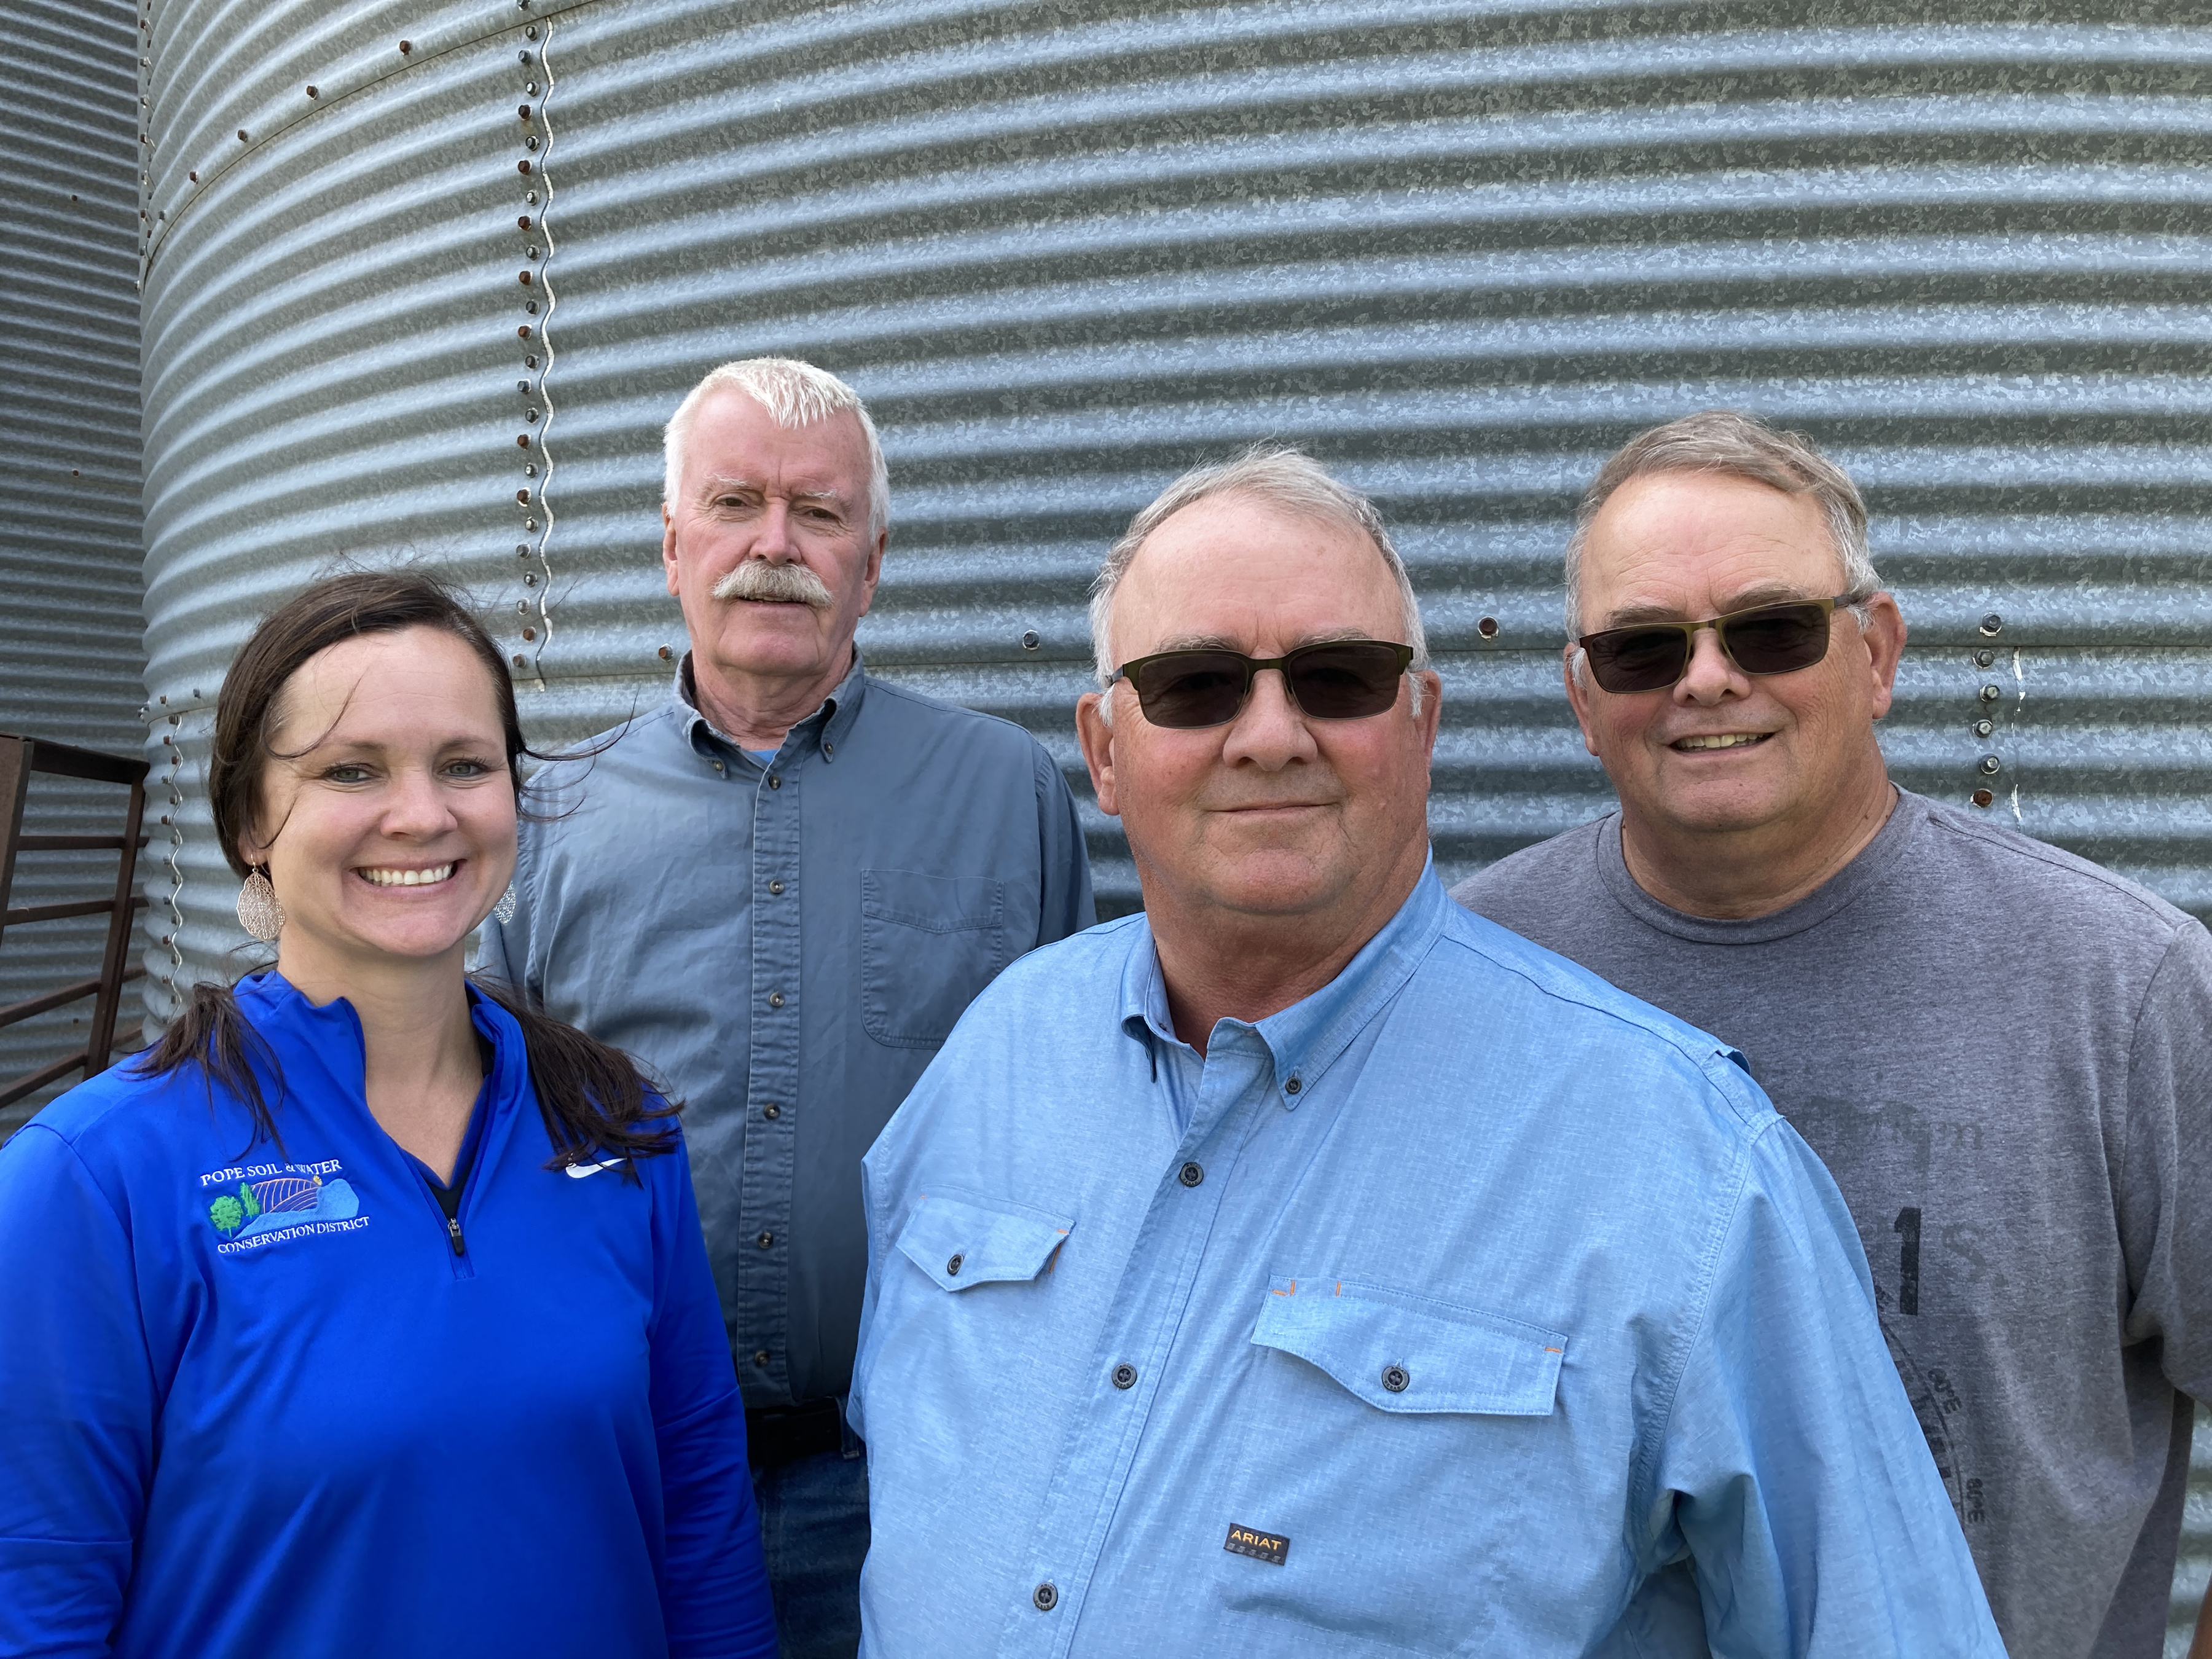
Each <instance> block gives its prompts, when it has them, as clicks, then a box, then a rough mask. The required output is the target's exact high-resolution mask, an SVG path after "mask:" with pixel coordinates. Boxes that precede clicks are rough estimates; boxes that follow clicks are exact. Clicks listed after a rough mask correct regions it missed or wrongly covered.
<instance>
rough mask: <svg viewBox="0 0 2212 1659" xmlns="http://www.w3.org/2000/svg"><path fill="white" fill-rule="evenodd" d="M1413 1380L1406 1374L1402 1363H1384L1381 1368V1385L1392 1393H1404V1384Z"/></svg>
mask: <svg viewBox="0 0 2212 1659" xmlns="http://www.w3.org/2000/svg"><path fill="white" fill-rule="evenodd" d="M1412 1381H1413V1378H1412V1377H1410V1376H1407V1374H1406V1368H1405V1367H1404V1366H1403V1365H1385V1366H1384V1367H1383V1387H1384V1388H1386V1389H1389V1390H1390V1392H1391V1393H1392V1394H1403V1393H1405V1392H1406V1384H1407V1383H1410V1382H1412Z"/></svg>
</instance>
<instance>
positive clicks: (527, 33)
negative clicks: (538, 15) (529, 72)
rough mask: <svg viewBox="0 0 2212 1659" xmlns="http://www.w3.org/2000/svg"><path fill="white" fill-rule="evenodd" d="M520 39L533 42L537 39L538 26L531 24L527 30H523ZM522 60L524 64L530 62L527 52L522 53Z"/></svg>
mask: <svg viewBox="0 0 2212 1659" xmlns="http://www.w3.org/2000/svg"><path fill="white" fill-rule="evenodd" d="M522 38H523V39H524V40H536V39H537V38H538V25H537V24H535V23H532V25H531V26H530V27H528V28H526V29H525V30H523V32H522ZM522 58H523V61H524V62H525V63H528V62H529V61H530V54H529V53H528V52H525V53H523V54H522Z"/></svg>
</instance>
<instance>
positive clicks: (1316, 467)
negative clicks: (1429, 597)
mask: <svg viewBox="0 0 2212 1659" xmlns="http://www.w3.org/2000/svg"><path fill="white" fill-rule="evenodd" d="M1214 495H1245V496H1249V497H1250V498H1251V499H1253V500H1255V501H1261V502H1264V503H1266V504H1267V506H1269V507H1275V508H1278V509H1279V510H1280V511H1282V512H1284V513H1291V514H1292V515H1293V516H1295V517H1297V518H1301V519H1310V520H1318V521H1319V522H1321V523H1322V524H1328V525H1335V526H1339V527H1340V528H1342V529H1346V530H1350V531H1355V532H1358V534H1359V535H1362V536H1364V537H1365V538H1367V540H1368V541H1369V542H1370V544H1372V545H1373V546H1374V549H1375V550H1376V552H1377V553H1379V554H1381V555H1382V556H1383V564H1384V565H1385V566H1386V567H1388V568H1389V572H1390V577H1391V580H1393V581H1395V583H1396V584H1397V585H1398V602H1399V605H1400V607H1401V611H1402V612H1403V622H1402V623H1401V626H1402V627H1403V629H1404V630H1405V635H1406V637H1405V638H1404V639H1403V640H1402V641H1400V643H1401V644H1403V645H1408V646H1411V647H1413V664H1412V668H1413V671H1414V672H1415V673H1419V672H1420V671H1422V670H1424V669H1425V668H1427V667H1428V665H1429V641H1428V634H1427V631H1426V630H1425V629H1423V628H1422V626H1421V604H1420V600H1419V599H1417V598H1416V597H1415V596H1414V593H1413V578H1412V577H1410V576H1408V575H1407V574H1406V562H1405V561H1404V560H1403V559H1401V558H1400V557H1399V556H1398V550H1397V548H1396V547H1395V546H1394V545H1392V544H1391V541H1390V532H1389V530H1387V529H1386V528H1384V527H1383V515H1382V514H1381V513H1378V512H1376V510H1375V504H1374V503H1373V502H1372V501H1369V500H1368V499H1367V497H1366V496H1364V495H1361V494H1360V493H1359V492H1358V490H1356V489H1351V488H1350V487H1348V486H1346V485H1345V484H1342V483H1338V482H1337V481H1336V480H1335V479H1334V478H1332V477H1329V475H1328V472H1327V471H1324V470H1323V468H1322V465H1321V463H1320V462H1318V461H1316V460H1315V459H1313V458H1312V457H1311V456H1310V455H1308V454H1305V453H1304V452H1302V451H1299V450H1296V449H1290V448H1285V447H1274V446H1261V447H1255V448H1252V449H1248V450H1246V451H1245V452H1244V453H1243V454H1241V455H1239V456H1237V457H1236V458H1235V459H1232V460H1227V461H1222V462H1219V463H1218V464H1216V465H1212V466H1201V467H1197V468H1194V469H1193V470H1192V471H1188V472H1186V473H1184V474H1183V475H1182V477H1180V478H1177V479H1176V481H1175V482H1174V483H1171V484H1170V485H1169V486H1168V487H1167V488H1166V489H1164V490H1163V491H1161V492H1160V495H1159V497H1158V499H1157V500H1156V501H1153V502H1152V505H1151V506H1150V507H1146V509H1145V510H1144V511H1143V512H1141V513H1138V514H1137V516H1136V517H1135V518H1133V519H1132V520H1129V527H1128V528H1127V530H1125V531H1123V532H1121V537H1120V538H1119V539H1118V540H1116V541H1115V544H1114V545H1113V546H1112V547H1111V548H1109V550H1107V554H1106V561H1105V562H1104V563H1103V564H1102V565H1100V566H1099V567H1098V574H1097V578H1096V579H1095V580H1093V581H1092V582H1091V655H1092V659H1093V661H1094V662H1095V664H1096V665H1097V675H1098V684H1099V685H1100V686H1101V688H1104V689H1110V688H1111V686H1112V684H1113V682H1114V671H1115V668H1117V667H1118V666H1120V665H1119V664H1117V663H1116V662H1115V660H1114V645H1113V640H1112V637H1111V635H1110V631H1109V629H1110V627H1111V623H1112V620H1113V614H1114V594H1115V590H1116V589H1117V588H1119V587H1120V586H1121V578H1122V577H1123V576H1125V575H1126V574H1128V569H1129V565H1130V562H1131V561H1133V559H1135V558H1136V556H1137V553H1138V550H1139V549H1140V548H1142V547H1143V546H1144V544H1145V543H1146V541H1147V540H1148V539H1150V538H1151V537H1152V532H1154V531H1156V530H1158V528H1159V527H1160V526H1162V525H1163V524H1165V523H1166V522H1167V521H1168V520H1170V519H1171V518H1173V517H1174V516H1175V515H1176V513H1180V512H1182V510H1183V508H1185V507H1192V506H1195V505H1196V504H1197V503H1198V502H1200V501H1205V500H1206V499H1208V498H1209V497H1211V496H1214ZM1111 707H1112V705H1111V701H1110V699H1109V702H1107V703H1104V704H1102V705H1101V706H1100V710H1099V712H1100V713H1101V714H1104V715H1105V716H1106V717H1107V718H1108V719H1109V720H1110V719H1111V718H1112V714H1111ZM1420 712H1421V683H1420V681H1419V680H1418V679H1416V680H1414V681H1413V713H1415V714H1419V713H1420Z"/></svg>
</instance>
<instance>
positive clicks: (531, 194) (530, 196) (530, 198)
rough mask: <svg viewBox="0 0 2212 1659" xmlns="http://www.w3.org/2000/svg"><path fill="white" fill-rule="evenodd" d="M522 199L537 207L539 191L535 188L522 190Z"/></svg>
mask: <svg viewBox="0 0 2212 1659" xmlns="http://www.w3.org/2000/svg"><path fill="white" fill-rule="evenodd" d="M522 199H523V200H524V201H526V202H527V203H529V204H530V205H531V206H532V207H536V206H537V205H538V192H537V191H534V190H526V191H523V192H522Z"/></svg>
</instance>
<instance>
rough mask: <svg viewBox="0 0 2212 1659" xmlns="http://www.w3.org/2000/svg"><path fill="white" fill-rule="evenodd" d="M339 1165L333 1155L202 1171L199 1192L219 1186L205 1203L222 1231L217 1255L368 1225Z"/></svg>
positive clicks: (212, 1223) (211, 1220)
mask: <svg viewBox="0 0 2212 1659" xmlns="http://www.w3.org/2000/svg"><path fill="white" fill-rule="evenodd" d="M344 1167H345V1166H344V1165H343V1164H341V1163H340V1162H339V1161H338V1160H337V1158H326V1159H325V1160H324V1161H323V1162H322V1163H319V1164H247V1165H246V1166H244V1167H243V1168H232V1169H228V1170H210V1171H209V1172H208V1173H207V1174H205V1175H204V1176H201V1177H200V1190H201V1191H202V1192H203V1193H205V1192H207V1191H209V1190H210V1188H215V1189H220V1190H217V1191H216V1195H215V1196H214V1197H213V1198H211V1199H210V1200H208V1206H207V1218H208V1225H210V1226H211V1227H213V1228H214V1229H215V1230H216V1232H217V1233H219V1234H221V1235H222V1243H220V1244H218V1245H216V1247H215V1248H216V1255H243V1254H244V1253H246V1251H249V1250H258V1249H263V1248H264V1246H267V1245H270V1244H277V1243H283V1241H284V1240H286V1239H290V1238H306V1237H312V1236H313V1235H315V1234H319V1233H344V1232H352V1231H355V1230H356V1229H357V1228H361V1227H366V1226H367V1225H368V1217H367V1216H365V1215H363V1214H362V1212H361V1199H360V1197H359V1195H358V1194H356V1193H355V1191H354V1189H353V1186H352V1183H351V1182H347V1181H344V1180H342V1179H337V1178H335V1177H337V1175H338V1172H339V1171H340V1170H343V1168H344ZM325 1177H332V1178H330V1179H326V1178H325Z"/></svg>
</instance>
